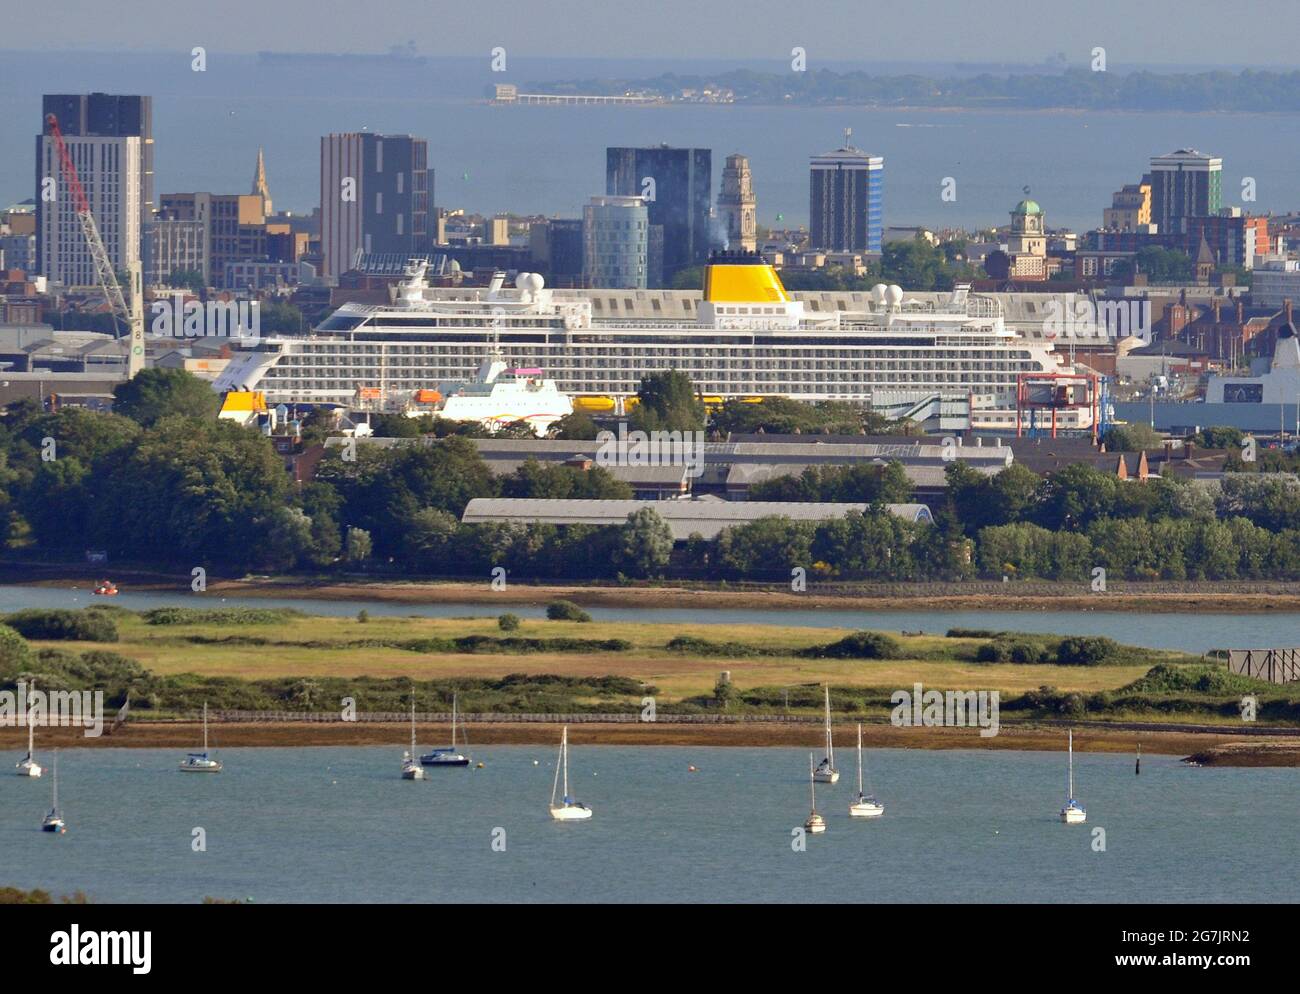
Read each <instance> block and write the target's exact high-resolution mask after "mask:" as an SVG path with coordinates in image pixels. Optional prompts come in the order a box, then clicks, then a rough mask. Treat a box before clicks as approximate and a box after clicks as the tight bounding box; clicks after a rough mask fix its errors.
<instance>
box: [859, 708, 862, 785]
mask: <svg viewBox="0 0 1300 994" xmlns="http://www.w3.org/2000/svg"><path fill="white" fill-rule="evenodd" d="M858 796H859V797H861V796H862V726H861V725H859V726H858Z"/></svg>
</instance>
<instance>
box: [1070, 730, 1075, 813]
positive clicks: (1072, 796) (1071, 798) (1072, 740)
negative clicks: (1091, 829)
mask: <svg viewBox="0 0 1300 994" xmlns="http://www.w3.org/2000/svg"><path fill="white" fill-rule="evenodd" d="M1069 798H1070V800H1074V729H1073V728H1071V729H1070V781H1069Z"/></svg>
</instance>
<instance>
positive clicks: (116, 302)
mask: <svg viewBox="0 0 1300 994" xmlns="http://www.w3.org/2000/svg"><path fill="white" fill-rule="evenodd" d="M45 123H46V125H47V126H48V127H49V129H50V135H51V136H52V137H53V138H54V146H55V148H56V149H58V153H59V171H60V172H61V173H62V174H63V181H64V183H65V184H66V185H67V187H68V190H69V191H70V192H71V194H72V202H73V207H74V208H75V210H76V212H77V219H78V220H79V221H80V222H81V231H82V233H83V234H84V235H85V236H86V244H87V245H88V246H89V248H90V257H91V259H92V260H93V261H94V265H95V277H96V279H98V280H99V285H100V287H101V289H103V291H104V296H105V297H106V298H107V300H108V306H109V308H110V309H111V310H112V312H113V314H114V315H115V316H116V317H120V318H121V319H122V320H123V322H125V324H126V327H127V329H128V331H129V335H130V341H129V343H128V344H129V347H128V350H127V378H128V379H130V378H132V377H134V376H135V375H136V374H137V373H139V372H140V371H141V370H142V369H144V295H143V290H142V287H141V283H142V279H141V271H140V263H139V262H133V263H130V264H129V265H128V266H127V274H128V276H129V277H130V280H131V288H130V292H131V303H130V306H129V307H128V306H127V301H126V297H125V296H124V295H123V293H122V287H121V284H119V283H118V281H117V274H116V273H115V272H113V263H112V260H111V259H110V258H109V256H108V250H107V249H106V248H104V240H103V239H102V238H100V236H99V227H98V226H97V225H96V224H95V216H94V215H93V214H92V213H91V212H90V201H89V200H87V199H86V191H85V190H84V189H83V188H82V186H81V180H80V179H78V178H77V168H76V166H74V165H73V164H72V156H71V155H69V154H68V146H67V144H66V143H65V142H64V141H63V132H62V131H61V130H60V129H59V119H58V117H56V116H55V115H54V114H47V115H46V116H45Z"/></svg>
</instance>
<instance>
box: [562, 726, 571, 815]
mask: <svg viewBox="0 0 1300 994" xmlns="http://www.w3.org/2000/svg"><path fill="white" fill-rule="evenodd" d="M560 754H561V755H562V756H563V757H564V797H565V800H566V801H567V800H568V797H569V726H568V725H565V726H564V737H563V739H562V740H561V741H560Z"/></svg>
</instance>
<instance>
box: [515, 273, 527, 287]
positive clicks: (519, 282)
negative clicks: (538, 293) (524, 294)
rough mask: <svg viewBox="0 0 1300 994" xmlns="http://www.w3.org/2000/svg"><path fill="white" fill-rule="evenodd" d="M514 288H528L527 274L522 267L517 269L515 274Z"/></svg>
mask: <svg viewBox="0 0 1300 994" xmlns="http://www.w3.org/2000/svg"><path fill="white" fill-rule="evenodd" d="M515 289H516V290H527V289H528V274H527V273H525V272H524V271H523V270H522V269H521V270H520V271H519V273H518V275H517V276H515Z"/></svg>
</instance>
